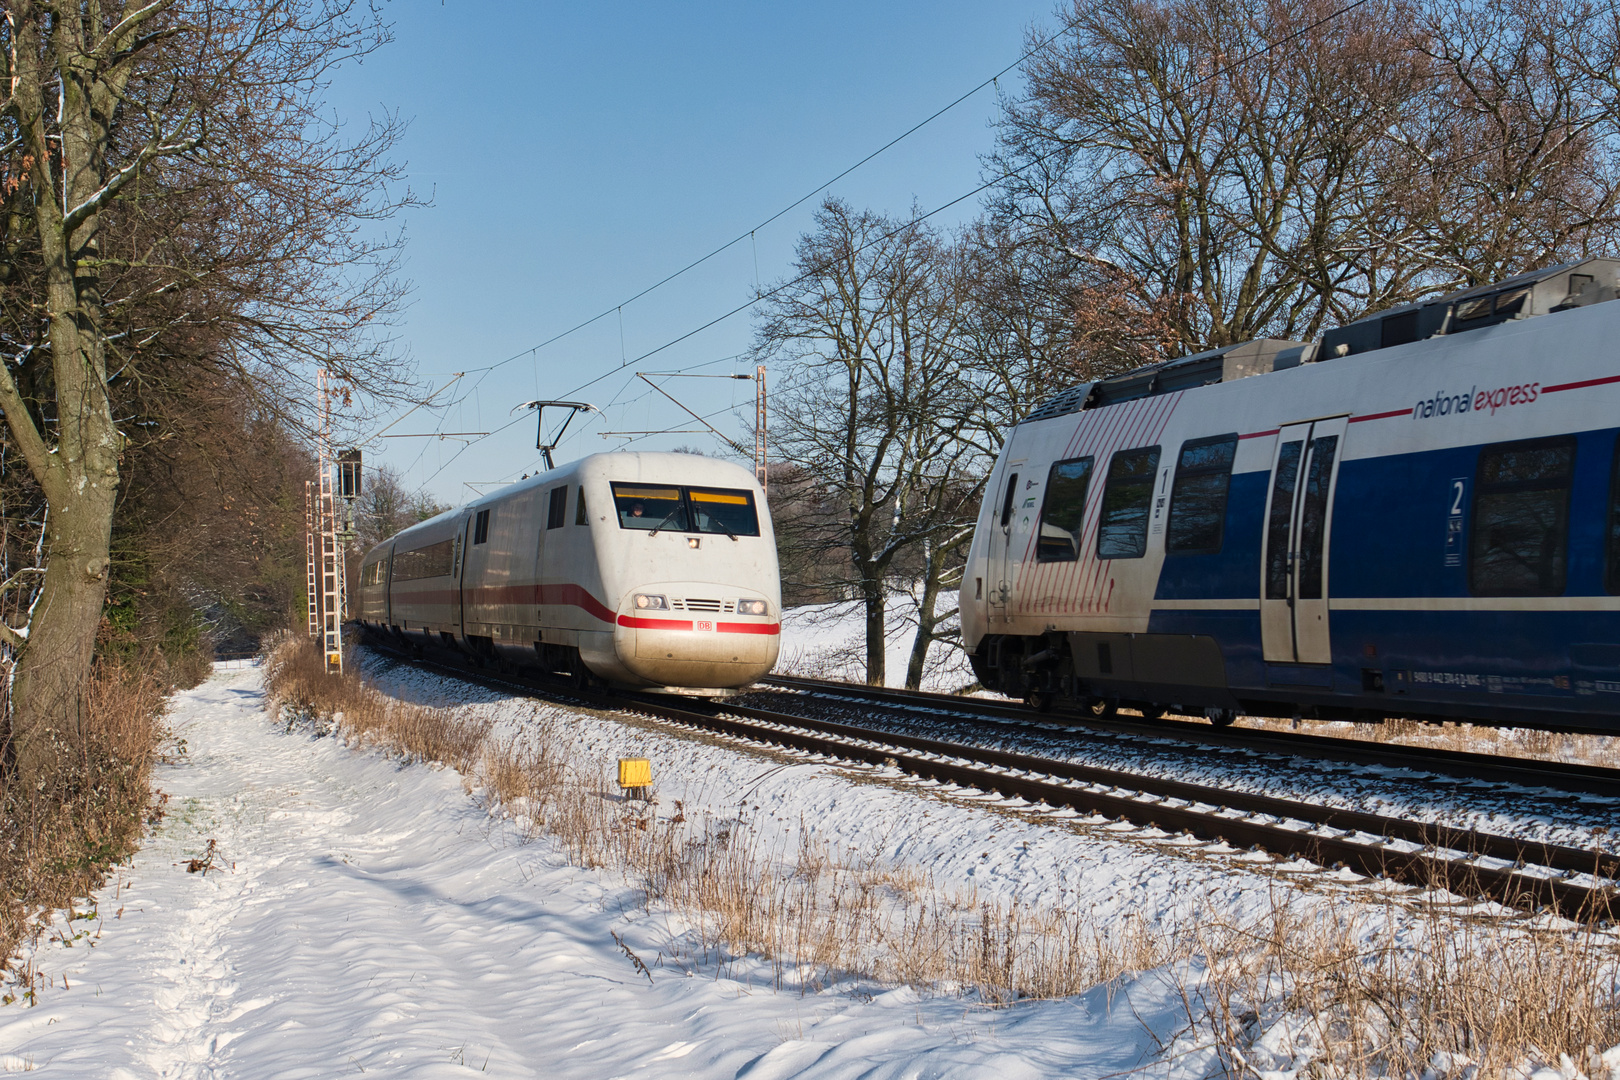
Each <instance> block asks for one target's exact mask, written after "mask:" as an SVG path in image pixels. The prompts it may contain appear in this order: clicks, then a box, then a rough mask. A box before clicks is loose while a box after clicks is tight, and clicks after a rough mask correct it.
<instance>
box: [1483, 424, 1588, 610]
mask: <svg viewBox="0 0 1620 1080" xmlns="http://www.w3.org/2000/svg"><path fill="white" fill-rule="evenodd" d="M1574 475H1575V440H1574V439H1573V438H1571V437H1568V436H1564V437H1560V438H1556V439H1534V440H1530V441H1527V442H1515V443H1498V444H1496V445H1495V446H1487V447H1485V448H1484V449H1483V450H1481V451H1480V453H1479V471H1478V474H1477V476H1476V479H1475V481H1474V506H1473V515H1472V517H1473V520H1472V523H1471V524H1472V529H1471V531H1472V536H1471V538H1470V542H1469V545H1468V585H1469V588H1470V590H1471V591H1472V592H1473V593H1474V595H1475V596H1560V595H1562V594H1563V591H1564V576H1565V571H1566V569H1567V562H1568V548H1569V493H1570V487H1571V481H1572V480H1573V478H1574Z"/></svg>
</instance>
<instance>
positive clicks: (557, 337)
mask: <svg viewBox="0 0 1620 1080" xmlns="http://www.w3.org/2000/svg"><path fill="white" fill-rule="evenodd" d="M1073 29H1074V24H1073V23H1065V24H1064V26H1063V28H1062V29H1060V30H1058V31H1056V32H1055V33H1053V34H1051V35H1049V36H1047V37H1045V38H1043V39H1042V40H1040V41H1038V42H1036V43H1035V44H1034V45H1033V46H1031V47H1030V48H1029V49H1028V51H1026V52H1025V53H1024V54H1023V55H1022V56H1020V57H1019V58H1018V59H1016V60H1014V61H1013V62H1012V63H1010V64H1008V65H1007V66H1006V67H1004V68H1002V69H1001V70H1000V71H998V72H996V73H995V74H994V75H992V76H990V77H989V78H988V79H985V80H984V81H983V82H981V83H979V84H978V85H977V86H974V87H973V88H972V89H971V90H968V91H966V92H964V93H962V94H960V95H958V96H957V97H955V98H953V99H952V100H951V101H950V102H949V103H948V104H946V105H943V106H941V107H940V108H938V109H936V110H935V111H934V112H932V113H930V114H929V115H928V116H926V117H924V118H923V119H921V120H919V121H917V122H916V123H915V124H913V125H911V127H909V128H907V129H906V130H905V131H902V132H901V133H900V134H898V135H896V136H895V137H894V138H892V139H890V140H889V141H888V142H886V143H884V144H883V145H882V146H880V147H878V148H877V149H876V150H873V151H872V152H871V153H869V154H867V155H866V156H865V157H863V158H861V159H860V160H859V161H857V162H855V164H853V165H850V166H848V167H847V168H845V169H844V170H843V171H841V172H839V173H838V174H837V175H836V176H834V177H832V178H831V179H829V180H825V181H823V182H822V183H820V184H817V185H816V186H815V187H814V188H812V189H811V190H809V191H807V192H805V193H804V194H803V195H801V196H799V197H798V198H797V199H795V200H793V201H792V202H791V203H789V204H788V205H786V206H784V207H782V209H780V210H778V211H776V213H774V214H772V215H771V216H770V217H767V218H766V219H765V220H764V221H761V222H760V223H759V224H757V225H755V226H753V227H752V228H750V229H747V230H745V231H743V232H741V233H738V234H737V235H736V236H734V237H732V238H731V239H730V240H727V241H726V242H725V243H723V244H721V245H720V246H719V247H716V248H714V249H713V250H711V251H709V252H707V253H706V254H703V255H700V256H699V257H697V258H696V259H693V260H692V261H691V262H689V263H687V264H686V265H685V266H683V267H681V268H680V269H679V270H676V271H674V272H673V273H671V274H669V275H667V276H665V277H663V278H660V279H659V280H658V281H655V282H653V283H652V284H651V285H648V286H647V287H646V288H644V289H642V290H641V291H640V292H638V293H636V294H635V295H633V296H631V297H629V298H627V299H624V300H621V301H619V302H618V303H617V304H614V305H612V306H611V307H608V308H604V309H603V310H601V311H599V312H597V313H596V314H595V315H592V316H591V317H590V318H588V319H586V320H584V321H583V322H579V323H575V324H574V325H573V326H570V327H569V328H568V329H566V330H563V331H561V332H560V333H557V334H553V335H552V336H551V337H549V338H547V339H546V340H544V341H542V342H540V343H539V344H538V345H532V346H530V347H529V348H527V349H524V350H523V351H521V352H517V353H514V354H512V355H511V356H509V357H507V358H506V359H505V360H501V361H498V362H496V363H494V364H491V365H489V366H488V367H484V368H472V369H470V371H469V374H470V373H472V372H488V371H494V370H495V369H496V368H499V367H504V366H506V365H507V364H510V363H513V362H515V361H518V360H521V359H523V358H524V357H525V356H530V355H533V354H534V353H537V352H539V351H540V350H541V349H544V348H546V347H547V346H548V345H555V344H556V343H557V342H559V341H561V340H563V339H564V338H566V337H568V336H570V335H572V334H575V333H577V332H579V331H580V330H583V329H585V328H586V327H587V326H590V325H591V324H592V323H596V322H600V321H601V320H602V319H605V318H607V317H608V316H609V315H612V314H614V313H615V312H617V313H618V315H619V320H620V321H619V334H620V338H621V342H620V344H621V348H622V345H623V342H622V338H623V335H624V308H625V307H626V306H627V305H629V304H633V303H635V302H636V301H637V300H640V299H641V298H642V297H644V296H646V295H647V294H648V293H651V292H654V291H656V290H658V289H661V288H663V287H664V286H665V285H668V284H669V283H670V282H672V281H674V280H675V279H676V278H678V277H681V276H683V275H684V274H687V273H689V272H691V271H693V270H696V269H697V268H698V267H700V266H702V265H703V264H704V263H706V262H708V261H709V260H710V259H712V258H714V257H715V256H716V255H719V254H722V253H723V252H726V251H729V250H730V249H731V248H733V247H736V246H737V245H738V244H740V243H742V242H743V241H744V240H748V241H750V242H751V243H752V242H754V240H755V236H754V234H755V233H757V232H759V230H761V229H763V228H765V227H766V226H767V225H771V224H773V223H775V222H776V221H777V220H778V219H780V218H782V217H783V216H785V215H787V214H790V213H792V212H793V211H794V210H796V209H798V208H799V207H801V206H803V205H804V204H805V203H807V202H809V201H810V200H811V199H813V198H815V197H816V196H817V195H819V194H820V193H821V192H823V191H825V190H827V189H828V188H830V187H832V185H834V184H836V183H838V181H840V180H842V179H843V178H844V177H846V176H848V175H849V174H850V173H852V172H854V171H855V170H856V169H859V168H860V167H861V166H862V165H865V164H866V163H867V162H869V161H871V160H872V159H873V158H876V157H878V156H880V155H882V154H883V153H884V152H885V151H887V150H889V149H891V148H893V147H894V146H895V145H897V144H899V143H901V142H903V141H905V140H906V139H908V138H910V137H911V136H912V135H915V134H916V133H917V132H918V131H921V130H922V129H923V128H925V127H927V126H928V125H929V124H931V123H933V122H934V121H935V120H938V119H939V118H940V117H941V116H944V115H945V114H946V113H948V112H950V111H951V110H952V109H954V108H956V107H957V106H958V105H960V104H962V102H964V101H966V100H967V99H968V98H970V97H973V96H974V95H975V94H977V93H978V92H979V91H981V90H983V89H984V88H985V87H987V86H995V85H997V84H998V82H999V80H1000V79H1001V77H1002V76H1003V75H1006V74H1007V73H1008V72H1009V71H1012V70H1013V69H1014V68H1016V67H1018V66H1019V65H1020V64H1022V63H1023V62H1024V61H1026V60H1028V59H1029V58H1030V57H1032V56H1034V55H1035V54H1036V53H1038V52H1040V51H1041V50H1042V49H1044V48H1046V47H1047V46H1048V45H1050V44H1052V43H1053V42H1054V41H1056V40H1057V39H1058V38H1060V37H1062V36H1063V35H1064V34H1067V33H1069V32H1070V31H1071V30H1073ZM754 277H755V280H756V282H757V280H758V278H759V250H758V248H757V247H755V249H754Z"/></svg>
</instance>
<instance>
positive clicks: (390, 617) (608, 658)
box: [359, 453, 782, 695]
mask: <svg viewBox="0 0 1620 1080" xmlns="http://www.w3.org/2000/svg"><path fill="white" fill-rule="evenodd" d="M781 613H782V603H781V577H780V574H779V571H778V568H777V560H776V538H775V535H774V534H773V532H772V529H771V519H770V514H769V513H768V511H767V509H766V505H765V492H764V491H763V489H761V487H760V486H759V484H758V483H757V482H756V481H755V479H754V477H753V475H752V474H751V473H749V472H747V471H746V470H744V469H741V468H739V467H737V466H736V465H732V464H728V463H726V462H722V461H714V460H711V459H709V458H704V457H699V456H697V455H694V454H655V453H608V454H593V455H591V456H590V457H586V458H583V459H581V460H579V461H576V462H573V463H571V464H568V465H564V466H562V467H561V468H557V469H553V470H551V471H549V472H545V473H541V474H539V475H537V476H534V477H531V478H530V479H527V480H524V481H521V482H519V483H516V484H513V485H511V486H510V487H507V488H503V489H502V490H500V491H498V492H495V493H493V494H491V495H486V496H485V497H483V498H481V499H478V500H477V501H475V502H472V503H469V504H468V505H466V506H463V507H461V508H460V509H457V510H451V511H448V512H447V513H444V514H440V515H439V516H438V517H435V518H432V519H431V520H428V521H424V522H422V523H421V524H419V525H413V526H411V527H410V528H409V529H405V530H404V531H402V532H400V533H398V534H396V535H395V536H392V537H390V538H389V539H388V540H385V541H384V542H383V543H381V544H378V545H377V546H376V547H375V548H372V549H371V551H369V552H368V553H367V554H366V556H365V559H364V561H363V562H362V564H361V570H360V587H359V621H360V622H361V624H362V625H363V626H364V627H365V628H366V630H367V631H369V632H371V633H374V634H384V635H388V636H390V637H392V638H393V639H394V640H396V641H397V642H399V643H401V644H405V645H407V646H411V647H414V648H416V649H426V648H432V649H441V650H443V649H448V650H454V651H456V652H459V653H461V654H463V655H464V656H466V657H467V658H469V659H471V660H473V661H475V662H490V663H496V662H500V663H505V664H507V665H511V666H516V667H530V668H537V669H540V670H544V671H548V672H557V673H566V674H568V675H571V676H572V677H573V678H574V679H575V680H576V681H578V682H579V683H582V684H583V683H587V682H594V681H601V682H605V683H609V684H613V685H617V686H623V687H630V688H635V689H639V690H643V691H650V692H667V693H679V694H697V695H712V694H723V693H726V692H729V691H731V690H733V689H735V688H737V687H741V686H746V685H748V684H749V683H751V682H753V681H755V680H756V679H758V678H760V677H761V676H763V675H764V674H766V673H767V672H768V671H770V670H771V667H772V666H773V665H774V664H775V663H776V658H777V653H778V649H779V646H780V642H781Z"/></svg>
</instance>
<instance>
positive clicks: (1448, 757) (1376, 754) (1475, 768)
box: [761, 675, 1620, 799]
mask: <svg viewBox="0 0 1620 1080" xmlns="http://www.w3.org/2000/svg"><path fill="white" fill-rule="evenodd" d="M761 682H763V683H764V684H766V685H769V686H775V687H780V688H782V689H784V690H791V691H797V692H800V693H805V694H820V695H826V696H830V697H835V698H843V699H846V700H850V701H860V702H873V703H878V704H883V705H888V706H892V707H899V708H906V709H928V710H932V711H936V712H944V713H949V714H951V715H953V716H960V717H966V718H972V719H979V720H994V721H1001V722H1007V723H1016V724H1024V725H1030V724H1036V723H1041V724H1051V723H1054V722H1055V723H1061V724H1064V725H1067V726H1069V727H1076V728H1085V729H1087V730H1090V731H1094V732H1098V733H1101V734H1104V735H1108V736H1111V737H1120V736H1125V737H1138V738H1148V739H1155V740H1161V741H1162V740H1163V739H1165V738H1173V739H1177V740H1182V741H1185V742H1187V743H1188V744H1190V745H1194V746H1198V747H1217V748H1221V749H1230V750H1239V751H1248V752H1252V753H1259V754H1282V755H1285V756H1289V757H1296V758H1303V759H1309V760H1319V761H1336V762H1342V763H1344V764H1351V765H1371V766H1379V767H1385V768H1392V769H1410V770H1413V771H1420V772H1428V773H1435V774H1438V775H1443V776H1452V777H1456V778H1459V779H1462V780H1468V781H1476V782H1480V781H1485V782H1492V783H1499V784H1516V785H1521V786H1525V787H1539V788H1546V789H1547V790H1549V791H1553V792H1556V793H1559V794H1563V795H1569V794H1587V795H1597V796H1600V797H1604V798H1613V799H1620V769H1608V768H1604V767H1602V766H1599V765H1582V764H1576V763H1570V762H1562V761H1542V760H1538V759H1535V758H1504V757H1500V756H1498V755H1494V754H1479V753H1469V752H1466V751H1458V750H1444V749H1437V748H1430V747H1423V746H1410V745H1404V744H1401V743H1374V742H1367V741H1364V740H1361V739H1340V738H1335V737H1333V736H1327V735H1306V734H1297V733H1282V732H1275V731H1261V730H1256V729H1254V728H1217V727H1211V726H1210V725H1208V724H1199V723H1194V722H1190V721H1186V720H1169V719H1160V720H1146V719H1143V720H1132V719H1130V718H1128V717H1124V716H1115V717H1111V718H1107V719H1102V718H1097V717H1092V716H1089V715H1087V714H1085V713H1081V712H1052V713H1042V712H1037V711H1035V710H1034V709H1031V708H1028V707H1026V706H1024V705H1020V704H1017V703H1015V702H1002V701H993V700H988V699H984V698H966V697H960V696H957V695H954V694H935V693H929V692H927V691H921V690H897V689H892V688H889V687H879V686H862V685H859V684H856V683H842V682H832V681H829V680H824V679H806V678H801V677H798V676H794V675H772V676H769V677H767V678H765V679H762V680H761Z"/></svg>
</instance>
